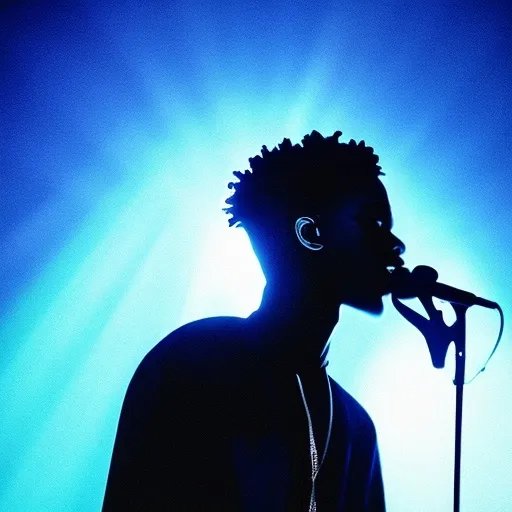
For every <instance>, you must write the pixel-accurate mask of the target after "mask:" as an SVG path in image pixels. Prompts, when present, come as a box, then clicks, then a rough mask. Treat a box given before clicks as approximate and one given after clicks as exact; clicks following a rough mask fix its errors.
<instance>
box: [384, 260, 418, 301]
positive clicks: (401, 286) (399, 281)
mask: <svg viewBox="0 0 512 512" xmlns="http://www.w3.org/2000/svg"><path fill="white" fill-rule="evenodd" d="M411 281H412V274H411V271H410V270H409V269H408V268H406V267H397V268H395V270H393V272H391V283H390V288H391V294H392V295H393V296H394V297H396V298H398V299H412V298H414V297H416V294H415V293H414V287H413V286H412V282H411Z"/></svg>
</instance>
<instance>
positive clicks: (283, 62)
mask: <svg viewBox="0 0 512 512" xmlns="http://www.w3.org/2000/svg"><path fill="white" fill-rule="evenodd" d="M2 6H3V7H1V11H0V15H1V23H2V26H1V37H2V47H3V48H4V50H5V51H3V52H2V57H1V59H2V61H1V70H0V71H1V77H2V86H1V88H0V94H1V107H2V110H1V126H0V130H1V133H0V135H1V148H0V150H1V152H0V158H1V183H0V194H1V201H0V215H1V217H0V240H1V258H2V264H1V266H0V297H1V303H0V314H1V320H0V337H1V345H0V347H1V348H0V396H1V397H2V399H1V401H0V425H1V428H0V460H1V461H2V464H1V467H0V509H1V510H5V511H9V512H15V511H16V512H17V511H20V512H21V511H23V512H26V511H74V510H76V511H93V510H98V509H99V508H100V506H101V500H102V496H103V492H104V486H105V482H106V477H107V472H108V467H109V461H110V455H111V450H112V445H113V441H114V436H115V431H116V426H117V420H118V416H119V411H120V408H121V403H122V399H123V396H124V393H125V391H126V387H127V384H128V382H129V379H130V378H131V375H132V374H133V372H134V370H135V368H136V366H137V364H138V363H139V362H140V360H141V359H142V357H143V356H144V355H145V354H146V353H147V352H148V350H149V349H150V348H152V347H153V346H154V345H155V344H156V343H157V342H158V341H159V340H160V339H161V338H162V337H163V336H165V335H166V334H167V333H168V332H170V331H172V330H174V329H175V328H177V327H178V326H179V325H182V324H183V323H185V322H188V321H190V320H193V319H196V318H201V317H205V316H213V315H219V314H227V315H230V314H231V315H241V316H246V315H248V314H249V313H250V312H251V311H253V310H254V309H255V308H257V306H258V304H259V299H260V296H261V291H262V287H263V285H264V279H263V276H262V274H261V271H260V269H259V266H258V264H257V261H256V259H255V257H254V255H253V254H252V252H251V249H250V246H249V243H248V241H247V238H246V236H245V233H244V232H243V230H240V229H238V230H235V229H229V228H228V227H227V226H228V225H227V216H226V215H225V214H224V213H223V212H222V211H221V208H222V206H223V201H224V199H225V198H226V197H227V196H228V195H229V191H228V189H227V183H228V181H230V179H231V177H232V176H231V172H232V171H233V170H236V169H240V170H243V169H245V168H247V166H248V162H247V159H248V158H249V157H251V156H254V155H255V154H257V153H258V152H259V150H260V148H261V145H262V144H266V145H268V146H269V147H273V146H274V145H276V144H277V143H278V142H281V140H282V139H283V137H289V138H291V139H292V142H294V143H295V142H300V140H301V139H302V137H303V136H304V135H305V134H306V133H309V132H311V130H313V129H316V130H319V131H320V132H322V133H323V134H324V135H330V134H332V133H333V132H334V131H335V130H337V129H340V130H342V131H343V133H344V135H343V136H342V140H344V141H348V140H349V139H350V138H354V139H356V140H360V139H364V140H365V141H366V142H367V144H368V145H371V146H373V147H374V148H375V151H376V153H377V154H379V155H380V157H381V160H380V163H381V165H382V167H383V171H384V172H385V173H386V177H384V178H383V181H384V183H385V185H386V186H387V188H388V192H389V196H390V200H391V203H392V207H393V213H394V217H395V232H396V234H397V235H398V236H400V237H401V238H402V239H403V240H404V241H405V243H406V244H407V248H408V250H407V253H406V254H405V260H406V264H407V266H408V267H410V268H413V267H414V266H415V265H418V264H427V265H431V266H434V267H435V268H436V269H438V271H439V274H440V280H441V281H443V282H447V283H450V284H452V285H455V286H458V287H461V288H463V289H467V290H470V291H473V292H475V293H476V294H477V295H481V296H484V297H487V298H489V299H492V300H495V301H497V302H499V303H500V304H501V305H502V307H503V309H504V311H505V317H506V319H507V315H508V317H510V311H511V306H512V299H511V294H510V289H511V287H512V280H511V272H510V254H511V252H512V230H511V229H510V206H509V204H510V201H511V199H512V193H511V190H510V189H511V184H512V178H511V177H510V168H511V164H512V158H511V145H510V138H511V136H512V121H511V119H512V116H511V103H512V102H511V97H512V91H511V84H512V80H511V78H512V73H511V71H512V44H511V37H510V35H511V24H512V23H511V20H512V12H511V11H512V8H511V7H510V4H508V6H506V5H505V3H503V4H501V3H500V2H492V1H491V2H483V1H482V2H464V3H462V2H440V1H435V0H434V1H432V2H428V4H427V5H426V4H425V3H424V2H408V1H406V2H398V1H383V2H381V3H377V2H370V1H359V2H340V1H338V2H324V3H314V2H303V1H295V2H293V3H292V2H288V1H286V0H285V1H281V2H270V1H259V2H255V1H252V2H251V1H245V2H242V1H233V2H229V3H228V2H221V1H218V0H215V1H210V2H205V1H203V2H174V1H173V2H163V1H161V2H159V1H156V0H146V1H144V2H142V1H139V2H136V1H127V2H110V1H101V2H100V1H94V0H89V1H87V0H86V1H81V2H68V3H65V2H58V1H55V2H29V1H25V2H23V1H20V2H3V4H2ZM438 306H439V307H440V308H442V309H443V311H445V312H446V313H447V318H450V311H449V307H448V305H446V304H440V303H438ZM498 328H499V320H498V315H497V313H496V312H493V311H490V310H476V309H472V310H471V311H470V312H469V315H468V368H467V373H468V375H467V376H468V378H469V377H471V376H472V374H473V373H475V372H476V371H477V370H478V369H479V368H480V367H481V365H482V362H483V361H484V360H485V358H486V356H487V354H488V353H489V351H490V350H491V348H492V346H493V344H494V341H495V338H496V335H497V332H498ZM332 340H333V341H332V349H331V356H330V366H329V371H330V373H331V375H332V376H333V377H335V378H336V379H337V380H338V381H339V382H340V383H341V384H342V385H343V386H344V387H345V388H346V389H347V390H348V391H349V392H350V393H352V394H353V395H354V396H355V397H356V398H357V399H358V400H359V401H360V402H361V403H362V404H363V405H364V406H365V407H366V408H367V410H368V411H369V412H370V414H371V415H372V417H373V419H374V421H375V423H376V426H377V430H378V435H379V442H380V447H381V457H382V466H383V471H384V480H385V487H386V495H387V502H388V509H389V511H390V512H394V511H397V512H403V511H415V512H421V511H425V512H427V511H429V512H430V511H433V510H435V511H440V512H441V511H448V510H451V502H452V471H453V421H454V386H453V385H452V383H451V379H452V377H453V351H450V352H449V357H448V361H447V367H446V369H444V370H435V369H433V368H432V366H431V364H430V360H429V355H428V352H427V348H426V344H425V342H424V341H423V339H422V337H421V335H419V334H418V333H417V331H416V330H415V329H414V328H413V327H412V326H410V325H409V324H407V322H406V321H405V320H404V319H402V318H401V317H400V316H399V315H398V313H397V312H396V311H395V310H394V309H393V308H392V306H391V305H390V303H389V300H387V301H386V310H385V313H384V315H383V316H382V317H381V318H373V317H370V316H368V315H366V314H364V313H361V312H358V311H354V310H351V309H350V308H343V310H342V317H341V321H340V324H339V325H338V327H337V329H336V331H335V333H334V335H333V338H332ZM511 363H512V353H511V346H510V330H509V329H507V327H506V328H505V332H504V337H503V342H502V345H501V346H500V348H499V350H498V351H497V353H496V355H495V357H494V359H493V360H492V361H491V363H490V364H489V367H488V369H487V371H486V372H484V373H483V374H482V375H481V376H480V377H479V378H478V379H477V380H475V381H474V382H473V383H472V384H471V385H468V386H467V387H466V389H465V403H464V426H463V457H462V508H461V510H463V511H465V512H470V511H475V512H476V511H507V510H512V497H511V496H510V482H511V481H512V435H511V432H512V427H511V426H510V425H511V421H512V401H511V400H510V389H511V384H512V364H511Z"/></svg>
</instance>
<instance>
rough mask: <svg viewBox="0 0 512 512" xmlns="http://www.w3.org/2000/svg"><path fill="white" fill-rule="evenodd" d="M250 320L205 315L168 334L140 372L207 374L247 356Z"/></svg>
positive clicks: (149, 355)
mask: <svg viewBox="0 0 512 512" xmlns="http://www.w3.org/2000/svg"><path fill="white" fill-rule="evenodd" d="M245 331H246V319H245V318H240V317H234V316H218V317H211V318H203V319H201V320H195V321H193V322H189V323H187V324H185V325H182V326H181V327H179V328H177V329H176V330H174V331H172V332H171V333H170V334H168V335H167V336H166V337H165V338H164V339H162V340H161V341H160V342H159V343H157V345H155V346H154V347H153V348H152V349H151V350H150V351H149V352H148V353H147V354H146V356H145V357H144V358H143V360H142V361H141V363H140V365H139V367H138V368H137V371H136V373H151V374H152V375H154V376H157V375H160V376H163V375H164V374H165V375H167V376H175V377H178V376H183V377H184V378H185V376H187V375H190V376H191V377H197V375H202V376H203V377H206V376H207V375H208V374H211V373H212V372H220V369H221V368H222V367H223V366H226V365H230V364H233V363H234V362H239V361H240V359H243V357H244V355H243V354H244V352H245V351H244V339H245V338H246V335H245Z"/></svg>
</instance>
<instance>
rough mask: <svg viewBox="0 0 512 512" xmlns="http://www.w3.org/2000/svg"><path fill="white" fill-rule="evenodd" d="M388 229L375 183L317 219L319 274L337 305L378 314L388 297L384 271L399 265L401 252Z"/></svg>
mask: <svg viewBox="0 0 512 512" xmlns="http://www.w3.org/2000/svg"><path fill="white" fill-rule="evenodd" d="M391 227H392V216H391V209H390V205H389V201H388V197H387V194H386V190H385V188H384V186H383V185H382V183H381V182H380V180H375V182H373V183H372V184H371V185H369V186H367V187H365V188H364V189H360V190H358V191H357V192H354V193H352V194H350V196H346V197H345V198H344V199H343V200H342V201H340V203H339V205H337V206H335V207H334V208H332V209H331V210H330V211H329V212H328V213H326V214H325V215H324V216H323V218H322V219H321V222H320V230H321V232H322V235H323V240H324V245H325V247H324V249H323V250H325V254H324V255H323V258H322V262H321V264H322V270H321V271H322V273H323V274H324V277H325V279H326V283H328V286H329V288H332V287H335V288H336V290H334V289H333V290H332V291H333V292H334V293H335V294H336V295H338V298H339V300H340V302H341V303H344V304H347V305H351V306H353V307H355V308H358V309H361V310H364V311H367V312H369V313H372V314H380V313H381V312H382V309H383V304H382V296H383V295H385V294H387V293H389V275H390V274H389V271H388V268H387V267H396V266H400V265H403V261H402V260H401V258H400V257H399V256H400V254H402V253H403V252H404V250H405V246H404V244H403V243H402V241H401V240H399V239H398V238H397V237H395V236H394V235H393V234H392V233H391ZM329 283H330V284H329Z"/></svg>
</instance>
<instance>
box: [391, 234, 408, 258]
mask: <svg viewBox="0 0 512 512" xmlns="http://www.w3.org/2000/svg"><path fill="white" fill-rule="evenodd" d="M391 236H392V237H393V252H394V253H395V254H396V255H397V256H402V254H403V253H404V252H405V244H404V243H403V242H402V240H400V238H398V237H397V236H395V235H393V234H391Z"/></svg>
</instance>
